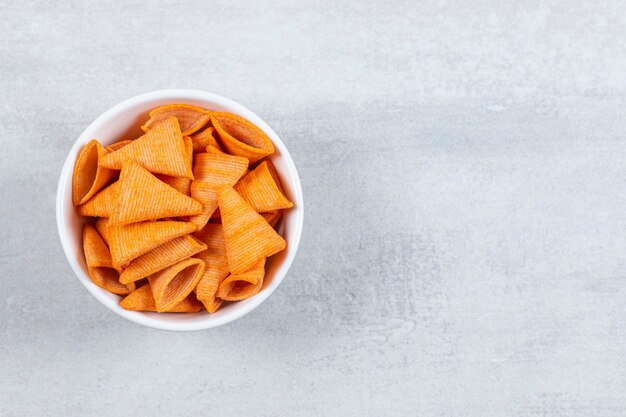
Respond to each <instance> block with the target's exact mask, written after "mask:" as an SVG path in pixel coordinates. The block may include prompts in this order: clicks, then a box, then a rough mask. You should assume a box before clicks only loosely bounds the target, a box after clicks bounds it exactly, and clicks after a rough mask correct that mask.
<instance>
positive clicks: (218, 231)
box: [194, 223, 229, 313]
mask: <svg viewBox="0 0 626 417" xmlns="http://www.w3.org/2000/svg"><path fill="white" fill-rule="evenodd" d="M194 235H195V236H196V237H197V238H198V239H199V240H200V241H201V242H204V243H205V244H206V245H207V249H206V250H204V251H202V252H200V253H198V254H197V255H196V258H198V259H202V260H203V261H204V262H205V263H206V268H205V269H204V274H203V275H202V278H200V281H199V282H198V285H197V286H196V295H197V296H198V300H200V301H201V302H202V304H204V306H205V308H206V309H207V310H208V311H209V313H215V312H216V311H217V309H219V308H220V306H221V305H222V300H220V299H219V298H215V293H216V292H217V289H218V288H219V285H220V283H221V282H222V280H224V278H226V277H227V276H228V272H229V271H228V261H227V260H226V242H225V241H224V231H223V230H222V225H221V224H212V223H211V224H207V225H206V226H205V227H204V228H203V229H202V230H200V231H199V232H196V233H194Z"/></svg>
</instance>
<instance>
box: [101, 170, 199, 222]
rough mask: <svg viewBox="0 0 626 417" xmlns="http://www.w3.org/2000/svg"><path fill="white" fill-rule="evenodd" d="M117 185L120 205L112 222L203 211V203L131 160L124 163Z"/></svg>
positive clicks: (158, 217) (134, 220)
mask: <svg viewBox="0 0 626 417" xmlns="http://www.w3.org/2000/svg"><path fill="white" fill-rule="evenodd" d="M118 187H119V188H118V198H117V204H116V206H115V211H114V212H113V214H112V215H111V218H110V219H111V224H112V225H123V224H128V223H134V222H138V221H143V220H153V219H162V218H165V217H180V216H193V215H194V214H200V213H201V212H202V204H200V203H198V202H197V201H196V200H194V199H193V198H191V197H188V196H186V195H184V194H183V193H181V192H179V191H177V190H176V189H174V188H172V187H170V186H169V185H167V184H165V183H164V182H162V181H159V179H158V178H156V177H155V176H154V175H152V174H151V173H149V172H148V171H146V170H145V169H143V168H142V167H141V166H140V165H139V164H137V163H136V162H134V161H132V160H127V161H125V162H124V167H123V168H122V172H121V173H120V180H119V186H118Z"/></svg>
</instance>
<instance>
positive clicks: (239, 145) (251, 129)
mask: <svg viewBox="0 0 626 417" xmlns="http://www.w3.org/2000/svg"><path fill="white" fill-rule="evenodd" d="M211 123H212V124H213V127H214V128H215V130H217V133H218V135H219V137H220V140H221V142H222V145H223V147H224V149H225V150H226V151H227V152H228V153H230V154H232V155H238V156H243V157H246V158H248V159H249V160H250V163H251V164H253V163H255V162H256V161H258V160H259V159H261V158H263V157H266V156H267V155H271V154H272V153H274V145H272V141H271V140H270V138H269V137H268V136H267V135H266V134H265V132H263V131H262V130H261V129H260V128H259V127H258V126H256V125H255V124H253V123H251V122H250V121H248V120H246V119H244V118H243V117H240V116H237V115H236V114H232V113H217V112H215V113H211Z"/></svg>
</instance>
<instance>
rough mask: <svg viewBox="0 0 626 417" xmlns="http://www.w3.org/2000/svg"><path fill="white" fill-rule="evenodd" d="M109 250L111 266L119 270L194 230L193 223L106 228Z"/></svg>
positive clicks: (166, 222) (148, 223)
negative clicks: (107, 229)
mask: <svg viewBox="0 0 626 417" xmlns="http://www.w3.org/2000/svg"><path fill="white" fill-rule="evenodd" d="M108 228H109V248H110V249H111V258H112V259H113V266H114V267H116V268H120V267H122V266H125V265H128V263H129V262H130V261H132V260H133V259H136V258H138V257H139V256H141V255H143V254H144V253H147V252H150V251H151V250H152V249H154V248H156V247H158V246H161V245H163V244H165V243H167V242H169V241H170V240H173V239H176V238H177V237H181V236H183V235H187V234H189V233H191V232H193V231H195V230H196V227H195V226H194V225H193V223H188V222H176V221H159V222H154V221H147V222H141V223H133V224H129V225H126V226H110V225H109V226H108Z"/></svg>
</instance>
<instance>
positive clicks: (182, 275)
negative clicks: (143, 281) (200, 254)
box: [148, 258, 205, 312]
mask: <svg viewBox="0 0 626 417" xmlns="http://www.w3.org/2000/svg"><path fill="white" fill-rule="evenodd" d="M204 268H205V263H204V262H203V261H202V260H200V259H195V258H188V259H185V260H183V261H180V262H178V263H176V264H174V265H172V266H170V267H167V268H165V269H164V270H162V271H160V272H157V273H156V274H154V275H151V276H150V277H148V281H149V282H150V287H151V288H152V296H153V297H154V302H155V304H156V309H157V311H158V312H163V311H167V310H169V309H171V308H172V307H174V306H175V305H176V304H178V303H180V302H181V301H183V300H184V299H185V297H187V296H188V295H189V293H191V292H192V291H193V289H194V288H195V287H196V285H197V284H198V281H199V280H200V278H201V277H202V273H203V272H204Z"/></svg>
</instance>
